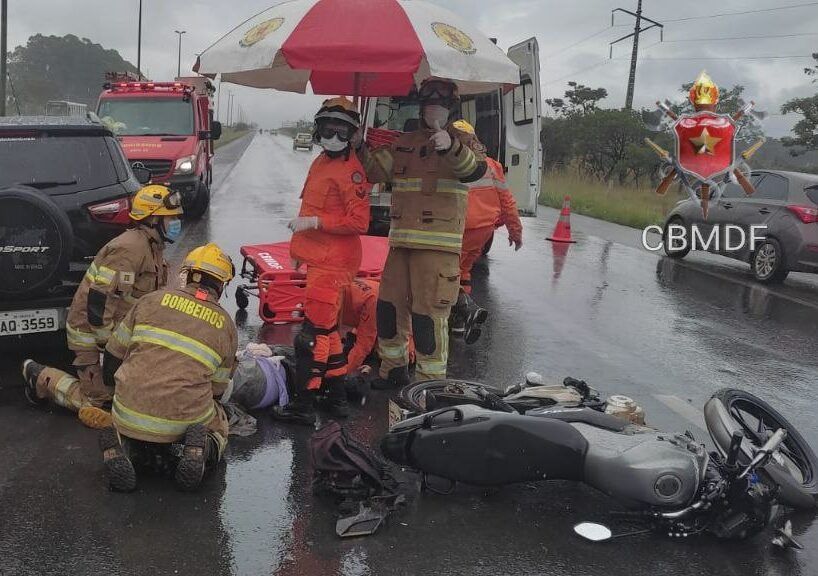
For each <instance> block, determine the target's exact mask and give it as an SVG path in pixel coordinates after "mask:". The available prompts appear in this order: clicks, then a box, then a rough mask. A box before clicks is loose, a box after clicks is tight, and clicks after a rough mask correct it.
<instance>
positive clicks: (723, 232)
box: [664, 170, 818, 283]
mask: <svg viewBox="0 0 818 576" xmlns="http://www.w3.org/2000/svg"><path fill="white" fill-rule="evenodd" d="M750 181H751V182H752V184H753V186H754V187H755V190H756V192H755V194H753V195H752V196H746V195H745V194H744V191H743V190H742V189H741V187H740V186H739V185H738V184H736V183H731V184H728V185H727V187H726V189H725V191H724V194H723V195H722V197H721V198H720V199H719V201H718V202H713V203H711V205H710V211H709V214H708V217H707V220H706V221H705V220H704V218H703V217H702V210H701V207H700V206H699V204H698V202H694V201H692V200H690V199H687V200H682V201H681V202H679V203H678V204H677V205H676V206H675V207H674V208H673V210H671V211H670V213H669V214H668V216H667V219H666V220H665V226H664V240H665V243H664V250H665V253H666V254H667V255H668V256H670V257H671V258H684V257H685V256H686V255H687V254H688V252H690V250H691V248H692V247H694V246H692V245H691V244H692V243H691V242H689V241H688V242H684V243H681V242H677V243H675V244H671V243H669V242H668V239H669V231H670V230H671V225H675V226H677V227H679V226H680V227H682V228H683V229H684V232H685V233H686V238H688V239H691V238H693V237H694V236H696V237H698V238H710V237H711V235H712V238H713V239H715V238H718V239H719V240H720V242H719V243H718V244H715V243H713V242H711V243H710V245H709V246H707V247H706V249H707V250H708V251H709V252H713V253H716V254H722V255H724V256H728V257H730V258H735V259H737V260H742V261H744V262H747V263H749V264H750V268H751V270H752V272H753V275H754V276H755V277H756V279H757V280H758V281H759V282H764V283H774V282H781V281H783V280H784V279H785V278H786V277H787V274H789V273H790V272H791V271H793V272H818V175H815V174H804V173H800V172H783V171H779V170H756V171H754V172H753V173H752V175H751V177H750ZM714 227H716V228H717V230H716V231H715V232H714ZM751 227H756V228H755V231H753V229H752V228H751ZM693 229H698V234H696V235H694V234H692V230H693ZM676 230H677V231H678V230H679V228H676ZM742 231H743V234H742ZM728 235H729V236H732V238H730V242H729V246H728V242H727V240H728V238H727V236H728ZM753 236H755V237H756V238H757V240H756V241H755V242H752V241H751V239H752V237H753ZM742 238H743V239H744V242H742V241H741V240H742ZM699 247H702V244H701V243H699Z"/></svg>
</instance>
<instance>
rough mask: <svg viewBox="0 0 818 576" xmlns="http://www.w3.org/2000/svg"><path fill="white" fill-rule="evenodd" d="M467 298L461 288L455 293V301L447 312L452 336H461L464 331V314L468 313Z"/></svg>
mask: <svg viewBox="0 0 818 576" xmlns="http://www.w3.org/2000/svg"><path fill="white" fill-rule="evenodd" d="M468 301H469V298H468V296H467V295H466V293H465V292H463V289H462V288H461V290H460V293H459V294H458V295H457V302H455V304H454V306H452V310H451V312H450V313H449V330H450V331H451V333H452V334H453V335H454V336H462V335H463V333H464V332H465V331H466V315H467V313H468Z"/></svg>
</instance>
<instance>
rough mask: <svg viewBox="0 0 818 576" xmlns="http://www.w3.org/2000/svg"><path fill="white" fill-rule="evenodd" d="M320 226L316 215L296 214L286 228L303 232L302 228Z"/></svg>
mask: <svg viewBox="0 0 818 576" xmlns="http://www.w3.org/2000/svg"><path fill="white" fill-rule="evenodd" d="M320 227H321V219H320V218H318V216H296V217H295V218H293V219H292V220H290V222H289V223H288V224H287V228H289V229H290V230H292V231H293V232H303V231H304V230H318V229H319V228H320Z"/></svg>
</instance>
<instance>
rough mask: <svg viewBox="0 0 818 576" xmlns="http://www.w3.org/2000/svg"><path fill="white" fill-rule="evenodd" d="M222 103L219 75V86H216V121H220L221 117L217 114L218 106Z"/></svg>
mask: <svg viewBox="0 0 818 576" xmlns="http://www.w3.org/2000/svg"><path fill="white" fill-rule="evenodd" d="M221 105H222V79H221V76H219V87H218V88H216V121H218V122H221V121H222V118H221V116H219V107H220V106H221Z"/></svg>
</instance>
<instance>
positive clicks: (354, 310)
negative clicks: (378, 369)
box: [341, 278, 415, 373]
mask: <svg viewBox="0 0 818 576" xmlns="http://www.w3.org/2000/svg"><path fill="white" fill-rule="evenodd" d="M380 287H381V281H380V280H373V279H371V278H367V279H364V278H356V279H355V280H353V281H352V283H351V284H350V285H349V286H347V289H346V290H344V304H343V308H342V310H343V311H342V312H341V324H343V325H344V326H346V327H348V328H352V329H353V332H354V333H355V344H354V345H353V346H352V349H351V350H350V351H349V353H348V354H347V371H348V372H350V373H352V372H355V371H356V370H358V369H360V368H361V366H362V365H363V363H364V361H365V360H366V359H367V357H368V356H369V355H370V354H371V353H372V351H373V350H374V349H375V346H376V345H377V343H378V323H377V308H378V290H379V288H380ZM414 361H415V342H414V339H413V338H410V339H409V363H410V364H411V363H414Z"/></svg>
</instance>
